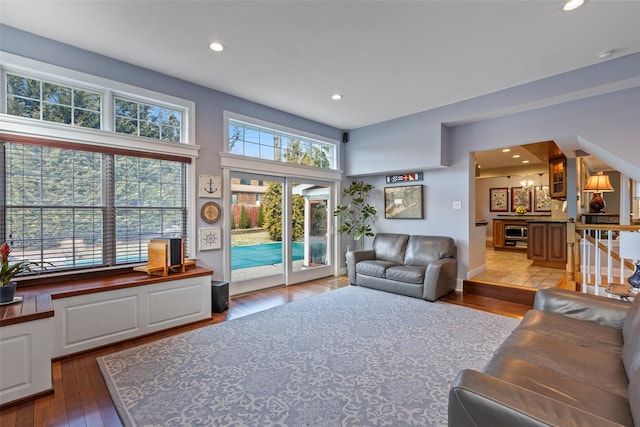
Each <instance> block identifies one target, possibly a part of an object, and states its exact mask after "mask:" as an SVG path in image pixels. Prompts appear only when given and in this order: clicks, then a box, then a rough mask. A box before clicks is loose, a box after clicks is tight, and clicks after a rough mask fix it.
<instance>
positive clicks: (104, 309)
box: [56, 292, 139, 345]
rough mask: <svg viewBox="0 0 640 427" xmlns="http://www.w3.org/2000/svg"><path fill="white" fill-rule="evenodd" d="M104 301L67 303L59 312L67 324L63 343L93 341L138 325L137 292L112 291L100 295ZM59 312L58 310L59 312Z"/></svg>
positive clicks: (120, 333) (134, 329) (74, 343)
mask: <svg viewBox="0 0 640 427" xmlns="http://www.w3.org/2000/svg"><path fill="white" fill-rule="evenodd" d="M100 296H101V297H102V298H104V299H103V300H100V301H91V302H83V301H79V303H78V304H77V305H66V306H65V307H64V309H63V310H62V311H61V312H60V314H61V315H62V317H63V321H62V324H63V325H64V326H65V327H66V330H65V335H64V342H65V343H66V344H68V345H76V344H82V343H86V342H94V341H96V340H101V339H103V338H117V337H118V336H119V335H126V334H127V333H130V332H133V331H136V330H138V329H139V326H138V317H139V316H138V299H139V296H138V295H129V296H125V297H115V296H113V295H112V293H111V292H104V295H100ZM56 314H58V313H56Z"/></svg>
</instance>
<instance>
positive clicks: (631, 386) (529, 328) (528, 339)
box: [449, 289, 640, 427]
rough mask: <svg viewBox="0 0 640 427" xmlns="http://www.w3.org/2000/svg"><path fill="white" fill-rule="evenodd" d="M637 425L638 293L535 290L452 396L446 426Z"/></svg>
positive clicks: (459, 380)
mask: <svg viewBox="0 0 640 427" xmlns="http://www.w3.org/2000/svg"><path fill="white" fill-rule="evenodd" d="M545 425H551V426H576V427H590V426H593V427H603V426H640V298H639V297H637V298H635V301H634V302H633V304H629V303H628V302H624V301H618V300H612V299H608V298H605V297H599V296H594V295H587V294H582V293H579V292H573V291H567V290H562V289H544V290H538V291H537V294H536V298H535V303H534V309H533V310H530V311H529V312H528V313H527V314H526V316H525V318H524V319H523V320H522V322H521V323H520V325H519V326H518V327H517V328H516V329H515V330H514V331H513V333H512V334H511V335H510V336H509V337H508V338H507V340H506V341H505V342H504V343H503V344H502V345H501V346H500V348H499V349H498V350H497V351H496V352H495V354H494V356H493V358H492V359H491V360H490V361H489V363H488V364H487V365H486V366H485V368H484V370H483V371H482V372H479V371H474V370H464V371H462V372H460V373H459V374H458V376H457V377H456V379H455V380H454V382H453V384H452V387H451V391H450V394H449V426H451V427H467V426H474V427H481V426H487V427H489V426H491V427H494V426H545Z"/></svg>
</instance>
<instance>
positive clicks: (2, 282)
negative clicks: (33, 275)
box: [0, 242, 48, 304]
mask: <svg viewBox="0 0 640 427" xmlns="http://www.w3.org/2000/svg"><path fill="white" fill-rule="evenodd" d="M10 253H11V247H9V244H8V243H7V242H4V243H3V244H2V246H0V260H1V261H2V264H1V265H0V304H2V303H8V302H13V300H14V297H15V293H16V282H12V281H11V280H12V279H13V277H14V276H15V275H16V274H20V273H24V272H25V271H33V270H32V269H31V267H36V266H40V267H42V268H43V269H45V270H46V267H45V266H44V265H43V264H41V263H37V262H31V261H18V262H15V263H13V264H9V254H10ZM47 264H48V263H47Z"/></svg>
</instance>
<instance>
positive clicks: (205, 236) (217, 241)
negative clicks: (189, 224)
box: [199, 227, 222, 251]
mask: <svg viewBox="0 0 640 427" xmlns="http://www.w3.org/2000/svg"><path fill="white" fill-rule="evenodd" d="M199 231H200V236H199V237H200V245H199V246H200V250H201V251H208V250H211V249H220V247H221V245H222V235H221V232H220V227H207V228H201V229H200V230H199Z"/></svg>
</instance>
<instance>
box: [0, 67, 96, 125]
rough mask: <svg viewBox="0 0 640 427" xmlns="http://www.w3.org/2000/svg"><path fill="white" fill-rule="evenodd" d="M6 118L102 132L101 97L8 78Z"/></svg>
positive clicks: (22, 78)
mask: <svg viewBox="0 0 640 427" xmlns="http://www.w3.org/2000/svg"><path fill="white" fill-rule="evenodd" d="M6 81H7V91H6V93H7V100H6V102H7V105H6V110H5V111H6V112H7V114H10V115H13V116H19V117H27V118H30V119H36V120H42V121H45V122H54V123H64V124H67V125H74V126H80V127H85V128H91V129H100V128H101V111H100V110H101V105H102V95H101V94H99V93H95V92H91V91H87V90H83V89H79V88H76V87H72V86H66V85H61V84H57V83H49V82H45V81H42V80H38V79H33V78H28V77H23V76H17V75H14V74H7V78H6Z"/></svg>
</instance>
